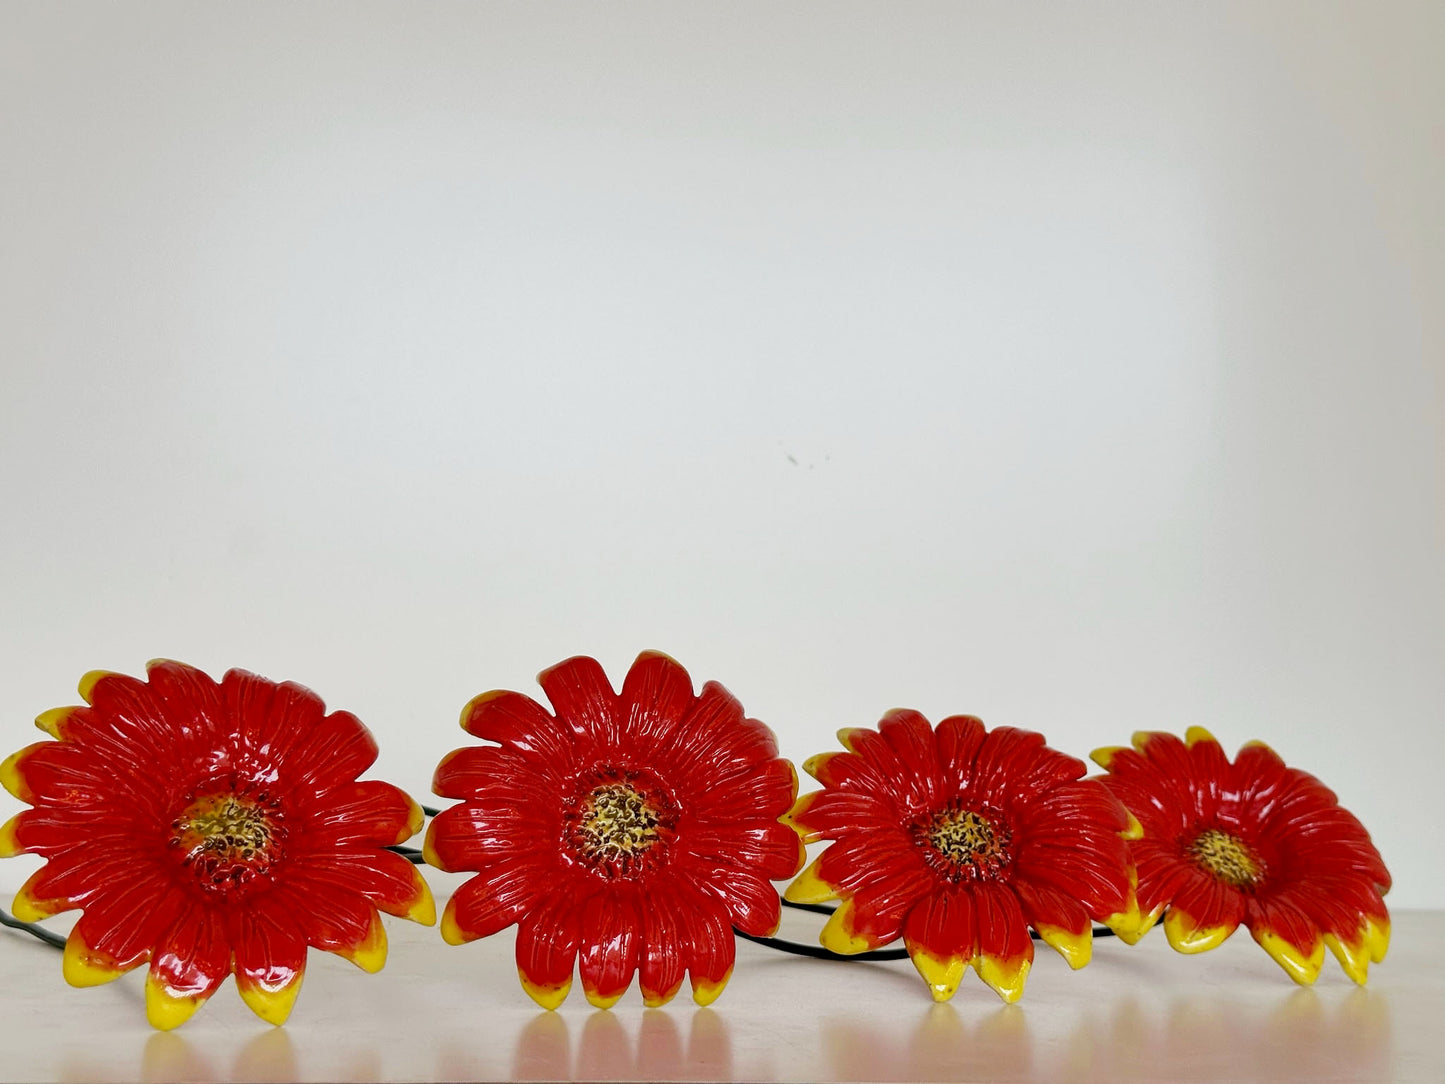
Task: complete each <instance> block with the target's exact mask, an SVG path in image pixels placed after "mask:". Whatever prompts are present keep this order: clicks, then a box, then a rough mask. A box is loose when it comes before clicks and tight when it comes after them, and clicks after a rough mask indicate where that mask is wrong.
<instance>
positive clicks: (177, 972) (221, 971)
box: [151, 903, 231, 1001]
mask: <svg viewBox="0 0 1445 1084" xmlns="http://www.w3.org/2000/svg"><path fill="white" fill-rule="evenodd" d="M230 973H231V945H230V942H229V941H227V940H226V931H225V928H224V921H223V919H222V917H221V916H220V915H219V914H217V913H216V912H215V911H213V910H211V909H210V908H207V907H204V906H201V905H199V904H195V903H192V904H191V905H190V906H189V907H188V908H186V909H185V910H183V911H182V912H181V914H180V916H179V917H178V918H177V919H176V921H175V922H174V923H173V924H172V925H171V928H170V929H169V930H167V931H166V933H165V935H164V936H163V937H162V938H161V940H160V943H159V944H158V945H157V946H156V950H155V954H154V955H153V956H152V958H151V979H152V981H154V982H156V983H159V984H160V985H161V987H162V988H163V989H164V990H165V992H166V993H167V994H168V995H169V996H171V997H172V998H177V999H179V998H188V999H191V1000H193V1001H204V1000H205V999H206V998H208V997H210V996H211V995H212V994H213V993H215V991H216V987H218V986H220V985H221V983H222V982H223V981H224V980H225V978H226V976H227V975H229V974H230Z"/></svg>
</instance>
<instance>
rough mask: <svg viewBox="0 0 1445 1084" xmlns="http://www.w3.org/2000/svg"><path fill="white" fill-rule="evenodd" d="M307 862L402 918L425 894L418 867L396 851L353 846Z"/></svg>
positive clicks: (409, 914) (341, 886)
mask: <svg viewBox="0 0 1445 1084" xmlns="http://www.w3.org/2000/svg"><path fill="white" fill-rule="evenodd" d="M307 864H308V867H309V868H310V870H311V872H312V873H313V874H314V875H315V876H316V877H318V878H325V879H326V880H328V881H330V882H331V883H332V884H333V885H335V886H336V887H337V888H339V889H343V890H345V891H348V892H355V893H357V894H358V895H360V896H364V897H365V898H366V899H368V900H370V901H371V902H372V903H373V904H375V905H376V906H377V907H378V908H380V909H381V910H383V911H385V912H386V913H387V914H389V915H396V916H397V917H399V918H407V917H412V916H413V915H414V914H415V912H416V910H417V908H418V906H419V905H420V904H421V903H422V901H423V897H424V896H425V895H426V892H425V885H424V884H423V883H420V882H419V879H418V876H417V869H416V867H415V866H414V865H412V864H411V862H409V861H407V860H406V859H405V858H403V857H402V856H401V855H399V854H397V853H395V852H394V851H379V850H362V849H350V850H344V851H338V852H337V853H336V854H330V855H324V856H322V855H318V856H316V857H314V858H311V859H309V860H308V863H307Z"/></svg>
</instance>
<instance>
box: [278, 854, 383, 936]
mask: <svg viewBox="0 0 1445 1084" xmlns="http://www.w3.org/2000/svg"><path fill="white" fill-rule="evenodd" d="M267 900H268V906H271V907H274V908H280V909H281V910H279V911H278V912H277V914H278V915H279V914H283V913H284V914H288V915H290V917H291V922H292V923H293V924H294V925H296V926H297V927H298V928H299V929H301V930H303V931H304V932H305V936H306V942H307V944H310V945H315V946H316V947H317V948H319V949H322V950H324V951H326V952H347V951H353V950H355V949H356V948H358V947H359V946H360V945H362V944H364V943H365V942H366V940H367V938H368V936H369V935H370V933H371V924H372V921H373V919H374V918H375V915H376V908H375V907H373V906H372V904H371V902H370V901H369V900H367V899H366V898H365V897H364V896H362V895H361V894H360V893H358V892H354V891H350V890H347V889H343V888H341V887H339V886H337V885H335V884H333V883H332V882H331V881H330V880H329V879H327V878H325V877H324V876H312V875H311V874H310V872H309V871H308V870H305V869H299V868H296V869H292V870H291V871H290V875H289V876H288V878H287V882H286V884H285V885H282V886H277V888H275V889H273V890H272V892H271V893H270V894H269V896H268V897H267Z"/></svg>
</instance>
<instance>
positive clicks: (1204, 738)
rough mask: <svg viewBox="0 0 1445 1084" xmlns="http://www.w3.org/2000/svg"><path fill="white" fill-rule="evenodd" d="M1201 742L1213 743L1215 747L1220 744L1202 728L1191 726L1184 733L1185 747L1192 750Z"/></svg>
mask: <svg viewBox="0 0 1445 1084" xmlns="http://www.w3.org/2000/svg"><path fill="white" fill-rule="evenodd" d="M1200 742H1213V743H1214V744H1215V745H1218V744H1219V742H1218V741H1216V740H1215V738H1214V735H1213V734H1211V733H1210V732H1209V731H1207V730H1205V729H1204V728H1203V727H1202V726H1191V727H1190V728H1189V729H1188V730H1186V731H1184V744H1185V745H1187V746H1189V747H1190V748H1191V749H1192V748H1193V747H1194V746H1196V745H1198V744H1199V743H1200Z"/></svg>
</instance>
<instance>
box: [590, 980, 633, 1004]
mask: <svg viewBox="0 0 1445 1084" xmlns="http://www.w3.org/2000/svg"><path fill="white" fill-rule="evenodd" d="M626 992H627V991H626V990H619V991H617V993H615V994H608V995H606V996H603V995H602V994H600V993H598V992H597V991H596V990H590V989H588V987H587V984H586V983H583V984H582V996H583V997H585V998H586V999H587V1004H589V1005H591V1006H592V1007H593V1008H594V1009H610V1008H612V1006H614V1005H616V1004H617V1003H618V1002H619V1001H621V1000H622V995H623V994H625V993H626Z"/></svg>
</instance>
